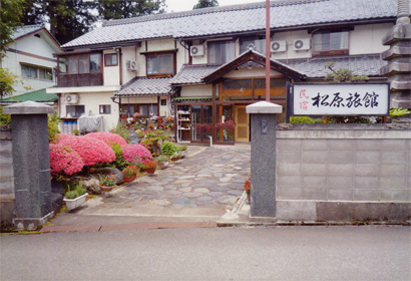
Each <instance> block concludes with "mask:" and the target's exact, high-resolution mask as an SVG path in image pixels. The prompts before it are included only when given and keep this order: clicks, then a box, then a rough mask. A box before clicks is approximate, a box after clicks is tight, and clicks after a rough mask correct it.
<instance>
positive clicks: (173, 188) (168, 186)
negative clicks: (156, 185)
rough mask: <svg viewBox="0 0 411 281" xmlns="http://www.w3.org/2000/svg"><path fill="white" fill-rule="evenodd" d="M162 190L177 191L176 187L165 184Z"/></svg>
mask: <svg viewBox="0 0 411 281" xmlns="http://www.w3.org/2000/svg"><path fill="white" fill-rule="evenodd" d="M164 189H165V190H177V186H175V185H174V184H166V185H164Z"/></svg>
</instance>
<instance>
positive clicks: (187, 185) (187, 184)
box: [181, 183, 191, 187]
mask: <svg viewBox="0 0 411 281" xmlns="http://www.w3.org/2000/svg"><path fill="white" fill-rule="evenodd" d="M190 185H191V183H183V184H182V185H181V187H189V186H190Z"/></svg>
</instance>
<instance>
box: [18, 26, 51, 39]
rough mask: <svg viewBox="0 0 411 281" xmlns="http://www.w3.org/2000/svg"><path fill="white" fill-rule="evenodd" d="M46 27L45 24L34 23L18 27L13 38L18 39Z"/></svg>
mask: <svg viewBox="0 0 411 281" xmlns="http://www.w3.org/2000/svg"><path fill="white" fill-rule="evenodd" d="M43 28H44V25H43V24H33V25H25V26H19V27H17V29H16V31H15V32H14V33H13V39H14V40H16V39H18V38H20V37H23V36H25V35H27V34H30V33H32V32H35V31H38V30H41V29H43Z"/></svg>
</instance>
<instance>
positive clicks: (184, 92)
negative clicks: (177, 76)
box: [181, 85, 213, 97]
mask: <svg viewBox="0 0 411 281" xmlns="http://www.w3.org/2000/svg"><path fill="white" fill-rule="evenodd" d="M212 95H213V87H212V85H195V86H183V87H182V88H181V96H182V97H211V96H212Z"/></svg>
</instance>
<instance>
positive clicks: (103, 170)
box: [96, 167, 124, 184]
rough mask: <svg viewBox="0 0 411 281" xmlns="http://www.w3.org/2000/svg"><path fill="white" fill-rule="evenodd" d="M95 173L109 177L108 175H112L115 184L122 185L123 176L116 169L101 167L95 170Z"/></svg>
mask: <svg viewBox="0 0 411 281" xmlns="http://www.w3.org/2000/svg"><path fill="white" fill-rule="evenodd" d="M96 172H97V173H103V174H106V175H110V174H112V175H114V177H115V178H116V184H122V183H123V182H124V180H123V174H122V173H121V171H120V170H119V169H117V168H111V167H103V168H98V169H96Z"/></svg>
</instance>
